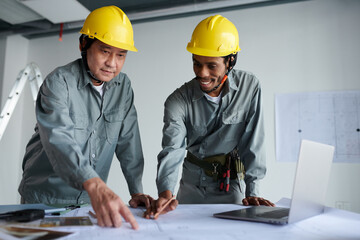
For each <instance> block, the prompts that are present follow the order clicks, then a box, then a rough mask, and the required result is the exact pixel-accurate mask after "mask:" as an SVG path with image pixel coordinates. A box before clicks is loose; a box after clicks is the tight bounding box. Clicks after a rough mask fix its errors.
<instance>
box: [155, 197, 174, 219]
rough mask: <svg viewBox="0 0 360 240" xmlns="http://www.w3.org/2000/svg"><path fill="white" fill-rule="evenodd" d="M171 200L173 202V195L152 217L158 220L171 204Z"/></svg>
mask: <svg viewBox="0 0 360 240" xmlns="http://www.w3.org/2000/svg"><path fill="white" fill-rule="evenodd" d="M172 200H175V195H173V196H172V197H171V198H170V199H169V200H168V201H167V202H166V203H165V204H164V205H163V206H162V208H161V209H160V211H157V212H156V213H155V215H154V219H156V218H158V217H159V215H160V213H161V212H162V211H163V210H164V209H165V208H166V207H167V206H168V205H169V204H170V203H171V202H172Z"/></svg>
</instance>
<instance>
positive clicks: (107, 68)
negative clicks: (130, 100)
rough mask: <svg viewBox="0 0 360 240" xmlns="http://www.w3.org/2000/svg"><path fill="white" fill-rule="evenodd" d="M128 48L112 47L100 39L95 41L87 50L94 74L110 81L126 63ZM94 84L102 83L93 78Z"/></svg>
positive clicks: (105, 80) (89, 63)
mask: <svg viewBox="0 0 360 240" xmlns="http://www.w3.org/2000/svg"><path fill="white" fill-rule="evenodd" d="M126 54H127V50H124V49H121V48H116V47H112V46H110V45H108V44H105V43H103V42H101V41H99V40H96V41H94V42H93V43H92V44H91V46H90V48H89V49H88V50H87V63H88V66H89V69H90V71H91V72H92V74H94V76H95V77H96V78H97V79H99V80H101V81H103V82H109V81H110V80H111V79H113V78H114V77H115V76H117V75H118V74H119V73H120V72H121V69H122V67H123V65H124V63H125V58H126ZM92 82H93V84H94V85H100V84H102V83H98V82H97V81H96V80H94V79H92Z"/></svg>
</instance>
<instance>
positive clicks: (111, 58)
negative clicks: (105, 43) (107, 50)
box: [105, 54, 116, 67]
mask: <svg viewBox="0 0 360 240" xmlns="http://www.w3.org/2000/svg"><path fill="white" fill-rule="evenodd" d="M105 64H106V66H108V67H115V66H116V55H115V54H109V56H108V57H107V59H106V61H105Z"/></svg>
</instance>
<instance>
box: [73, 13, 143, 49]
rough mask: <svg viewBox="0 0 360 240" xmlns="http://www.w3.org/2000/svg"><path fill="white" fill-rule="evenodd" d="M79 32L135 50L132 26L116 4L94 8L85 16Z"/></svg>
mask: <svg viewBox="0 0 360 240" xmlns="http://www.w3.org/2000/svg"><path fill="white" fill-rule="evenodd" d="M80 33H82V34H85V35H88V36H89V38H96V39H98V40H100V41H102V42H104V43H106V44H108V45H110V46H113V47H117V48H121V49H124V50H129V51H134V52H137V51H138V50H137V49H136V48H135V46H134V34H133V28H132V25H131V22H130V20H129V18H128V17H127V16H126V14H125V13H124V12H123V11H122V10H121V9H120V8H118V7H116V6H106V7H101V8H98V9H95V10H94V11H92V12H91V13H90V14H89V16H88V17H87V18H86V20H85V22H84V25H83V27H82V29H81V30H80Z"/></svg>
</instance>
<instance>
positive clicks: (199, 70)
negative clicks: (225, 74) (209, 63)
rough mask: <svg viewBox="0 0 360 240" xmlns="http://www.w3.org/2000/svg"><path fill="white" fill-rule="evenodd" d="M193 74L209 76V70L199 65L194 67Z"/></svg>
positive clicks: (203, 76)
mask: <svg viewBox="0 0 360 240" xmlns="http://www.w3.org/2000/svg"><path fill="white" fill-rule="evenodd" d="M195 74H196V76H198V77H201V78H206V77H208V76H209V71H208V69H207V67H205V66H199V67H197V68H196V70H195Z"/></svg>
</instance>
